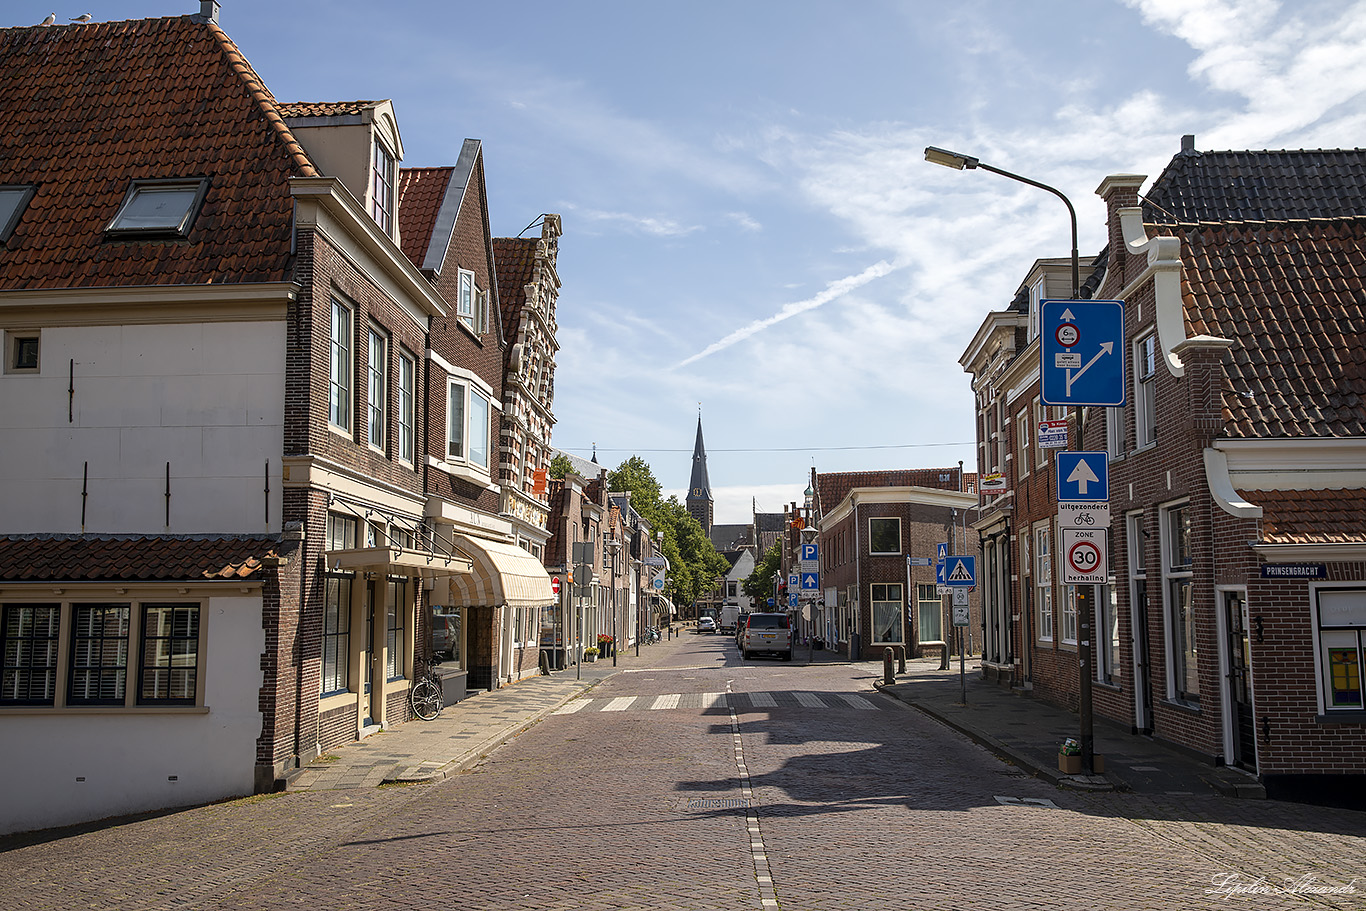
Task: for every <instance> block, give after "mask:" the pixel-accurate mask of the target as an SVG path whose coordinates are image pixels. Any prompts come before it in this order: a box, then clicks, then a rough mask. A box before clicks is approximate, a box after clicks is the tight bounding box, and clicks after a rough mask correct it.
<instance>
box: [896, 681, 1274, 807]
mask: <svg viewBox="0 0 1366 911" xmlns="http://www.w3.org/2000/svg"><path fill="white" fill-rule="evenodd" d="M952 665H953V666H952V667H951V668H950V669H949V670H947V671H944V670H940V669H939V658H937V657H936V658H916V659H911V660H909V661H907V662H906V673H904V674H900V675H898V676H897V678H896V682H895V683H893V684H892V685H891V686H883V685H882V682H881V678H882V665H881V664H880V663H879V664H877V665H875V667H876V671H875V673H876V679H877V681H878V682H877V684H876V686H877V688H878V689H879V690H880V691H881V692H883V693H885V694H887V695H889V696H893V697H895V698H896V699H899V700H900V701H902V702H905V703H907V704H908V705H912V706H915V707H916V708H917V709H920V710H921V711H922V712H924V713H926V714H927V715H930V716H931V717H933V718H936V719H938V720H939V721H942V722H943V723H944V724H947V725H948V726H949V727H952V728H954V729H956V730H958V731H960V732H961V733H963V734H966V735H967V736H968V737H970V738H971V739H972V740H975V741H976V742H977V743H980V744H981V745H982V746H984V747H986V748H987V749H989V750H991V751H992V752H993V753H995V754H997V755H998V756H1001V757H1002V758H1004V759H1007V760H1009V761H1010V762H1012V763H1014V764H1015V765H1017V766H1019V767H1020V768H1022V769H1024V770H1026V771H1028V772H1030V773H1031V774H1033V775H1037V776H1038V777H1040V778H1044V779H1047V780H1048V781H1051V782H1053V783H1054V784H1057V785H1061V786H1063V787H1070V788H1075V789H1078V790H1098V791H1103V790H1115V789H1119V790H1126V791H1135V792H1138V793H1142V794H1155V795H1170V796H1180V795H1209V794H1222V795H1224V796H1227V797H1242V798H1263V797H1265V796H1266V791H1265V789H1263V788H1262V786H1261V784H1260V783H1259V782H1258V781H1257V779H1256V778H1255V777H1253V776H1252V775H1249V774H1246V773H1244V772H1242V771H1240V770H1238V769H1232V768H1227V767H1222V766H1212V765H1208V764H1206V763H1204V762H1201V761H1200V760H1199V759H1196V758H1194V757H1192V756H1189V755H1187V754H1185V753H1183V752H1181V751H1179V750H1177V749H1176V748H1173V747H1168V746H1165V745H1164V744H1162V743H1160V742H1158V741H1155V740H1153V739H1152V738H1150V737H1143V736H1140V735H1137V734H1131V733H1129V730H1128V728H1127V727H1122V726H1120V725H1119V724H1117V723H1115V722H1112V721H1110V720H1108V719H1105V718H1101V717H1100V716H1096V717H1095V719H1094V723H1093V726H1092V732H1093V735H1094V737H1095V752H1096V753H1097V754H1098V755H1101V756H1103V757H1104V759H1105V773H1104V774H1103V775H1094V776H1085V775H1066V774H1064V773H1062V772H1060V771H1058V747H1059V746H1060V745H1061V744H1062V742H1063V741H1064V740H1066V739H1067V738H1068V737H1078V736H1080V727H1079V721H1078V719H1077V715H1076V713H1074V712H1069V711H1066V710H1064V709H1061V708H1058V707H1057V706H1054V705H1053V704H1051V703H1049V702H1045V701H1044V700H1043V699H1036V698H1034V697H1032V696H1029V695H1026V694H1022V693H1016V692H1012V691H1011V690H1010V689H1008V688H1006V687H1002V686H1001V685H999V684H996V683H991V682H988V681H986V680H983V679H982V676H981V669H980V666H979V665H978V663H977V660H976V659H971V658H970V659H968V664H967V670H966V674H965V675H964V679H965V682H966V692H967V703H966V704H964V702H963V690H964V687H963V683H962V682H960V677H959V669H958V659H957V658H956V657H955V658H954V659H953V661H952Z"/></svg>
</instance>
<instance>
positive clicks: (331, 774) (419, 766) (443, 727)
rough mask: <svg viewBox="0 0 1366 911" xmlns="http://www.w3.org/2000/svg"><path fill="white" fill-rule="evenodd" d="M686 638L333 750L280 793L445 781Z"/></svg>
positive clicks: (506, 689) (478, 697)
mask: <svg viewBox="0 0 1366 911" xmlns="http://www.w3.org/2000/svg"><path fill="white" fill-rule="evenodd" d="M690 635H691V631H690V630H687V629H685V630H683V632H682V633H681V634H679V633H675V634H674V637H673V639H668V638H666V639H664V640H663V641H661V642H658V643H656V644H654V645H642V646H641V647H640V657H639V658H637V657H636V654H635V652H636V650H635V646H630V647H628V648H625V649H623V650H622V651H621V653H620V655H619V656H618V658H617V665H616V666H615V667H613V665H612V659H610V658H606V659H599V660H597V661H595V662H592V663H586V664H584V665H583V668H582V672H581V674H580V675H578V676H576V674H575V670H574V668H573V667H570V668H569V669H568V670H563V671H555V672H554V673H553V674H551V675H549V676H536V677H527V678H525V679H523V680H520V681H518V682H517V683H514V684H510V685H507V686H503V687H500V688H498V689H496V690H492V691H489V692H480V693H476V694H475V695H472V696H469V697H467V698H465V699H463V700H461V701H460V702H457V703H456V704H455V705H452V706H447V707H446V709H445V711H443V712H442V713H441V715H440V716H438V717H437V718H436V719H434V720H432V721H421V720H413V721H409V722H407V723H406V724H400V725H398V726H396V727H393V728H390V729H388V730H385V731H381V732H379V733H377V734H371V735H370V736H369V737H367V738H365V739H364V740H361V741H358V742H356V743H348V744H345V745H343V746H339V747H334V748H333V749H332V750H330V751H328V752H327V753H325V754H324V755H322V756H320V757H318V758H317V759H315V760H313V762H311V763H309V764H308V765H306V766H304V767H303V768H302V769H298V770H297V771H295V772H292V773H291V774H290V775H288V776H287V778H286V788H285V789H286V790H289V791H325V790H332V789H337V788H372V787H378V786H379V785H381V784H384V783H386V782H417V781H432V780H436V779H441V778H447V777H449V776H451V775H454V774H455V773H457V772H459V771H460V770H461V769H464V768H466V767H468V766H470V765H473V764H474V763H475V762H477V761H478V760H479V758H480V757H482V756H484V755H485V754H486V753H488V752H489V751H490V750H492V749H494V748H495V747H497V746H499V745H501V744H503V743H506V742H507V741H509V740H511V739H512V738H514V737H516V736H517V735H518V734H520V733H522V732H523V731H525V730H526V729H527V728H529V727H531V726H532V725H533V724H535V723H536V722H538V721H540V720H541V719H542V718H544V717H545V716H546V715H549V714H550V713H551V712H553V711H554V710H555V709H557V708H559V707H560V706H561V705H563V704H564V703H566V702H568V701H569V700H570V699H573V698H574V697H575V696H577V695H579V694H580V693H583V692H585V691H586V690H589V689H591V688H592V687H594V686H596V685H597V684H598V683H600V682H601V681H603V680H606V679H607V678H608V677H611V676H612V675H613V674H616V673H620V672H621V671H624V670H627V669H631V668H643V667H650V666H651V665H653V664H655V663H656V662H658V661H661V660H663V659H666V658H668V657H670V656H671V655H673V654H674V652H675V651H676V650H677V648H676V647H678V646H681V645H682V643H684V642H686V641H687V637H688V636H690Z"/></svg>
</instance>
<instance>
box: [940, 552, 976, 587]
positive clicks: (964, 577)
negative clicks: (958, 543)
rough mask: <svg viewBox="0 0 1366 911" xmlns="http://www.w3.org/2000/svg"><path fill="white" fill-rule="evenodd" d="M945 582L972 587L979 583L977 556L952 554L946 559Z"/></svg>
mask: <svg viewBox="0 0 1366 911" xmlns="http://www.w3.org/2000/svg"><path fill="white" fill-rule="evenodd" d="M944 584H945V585H950V586H962V587H964V588H970V587H972V586H974V585H976V584H977V558H976V557H958V556H952V557H948V558H946V559H945V560H944Z"/></svg>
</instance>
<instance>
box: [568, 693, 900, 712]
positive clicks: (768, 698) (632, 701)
mask: <svg viewBox="0 0 1366 911" xmlns="http://www.w3.org/2000/svg"><path fill="white" fill-rule="evenodd" d="M878 707H879V706H878V704H877V703H876V702H874V701H873V700H872V699H869V698H868V697H866V696H860V695H858V694H855V693H816V692H809V691H797V692H787V691H784V692H759V693H668V694H665V695H661V696H655V695H650V696H614V697H611V698H603V699H575V700H573V701H572V702H568V703H565V704H564V705H562V706H560V707H559V708H558V709H556V710H555V711H554V712H552V713H551V714H554V715H573V714H576V713H578V712H585V713H593V712H604V713H605V712H641V711H646V712H648V711H660V710H668V709H703V710H708V709H717V710H729V709H734V710H735V711H737V712H748V711H753V710H755V709H776V708H803V709H838V710H846V711H847V710H851V709H852V710H855V711H862V712H870V711H877V709H878Z"/></svg>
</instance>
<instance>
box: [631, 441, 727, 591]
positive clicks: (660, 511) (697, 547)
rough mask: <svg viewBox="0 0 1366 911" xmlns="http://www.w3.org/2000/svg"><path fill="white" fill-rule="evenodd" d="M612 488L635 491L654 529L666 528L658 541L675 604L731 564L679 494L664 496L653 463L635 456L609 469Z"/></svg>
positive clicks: (640, 509) (711, 581) (636, 503)
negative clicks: (650, 463) (665, 563)
mask: <svg viewBox="0 0 1366 911" xmlns="http://www.w3.org/2000/svg"><path fill="white" fill-rule="evenodd" d="M607 484H608V488H609V489H610V490H614V491H626V490H629V491H630V492H631V505H632V506H633V507H634V508H635V510H636V512H638V513H640V515H641V516H642V517H643V518H644V519H645V521H646V522H648V523H650V528H651V530H652V531H659V532H663V534H664V539H663V541H662V542H658V541H657V542H656V544H657V545H658V546H659V549H660V552H661V553H662V554H663V555H664V557H665V559H667V560H668V561H669V572H668V574H667V575H666V576H665V579H664V595H665V597H667V598H668V599H669V600H670V601H672V602H673V603H675V604H691V603H692V602H693V601H695V600H697V598H698V596H700V595H701V594H702V593H703V592H705V591H707V590H709V589H711V588H712V587H713V586H714V585H715V583H716V579H717V577H718V576H724V575H725V574H726V570H728V569H729V568H730V564H729V563H728V562H726V558H725V557H723V556H721V555H720V554H719V553H717V551H716V548H715V547H714V546H713V545H712V543H711V540H710V539H709V538H708V537H707V535H706V533H705V532H703V531H702V526H701V525H700V524H698V521H697V519H695V518H694V517H693V516H692V514H691V513H689V512H688V510H687V507H685V506H684V505H683V504H682V503H680V502H678V497H669V499H668V500H661V493H662V492H661V488H660V486H659V482H658V481H657V480H655V476H654V472H653V471H651V469H650V465H649V463H648V462H646V461H645V460H644V459H642V458H641V457H640V456H631V457H630V458H629V459H626V460H625V461H624V462H622V463H621V464H620V465H618V466H617V467H616V468H615V469H614V470H612V471H609V472H608V473H607Z"/></svg>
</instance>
